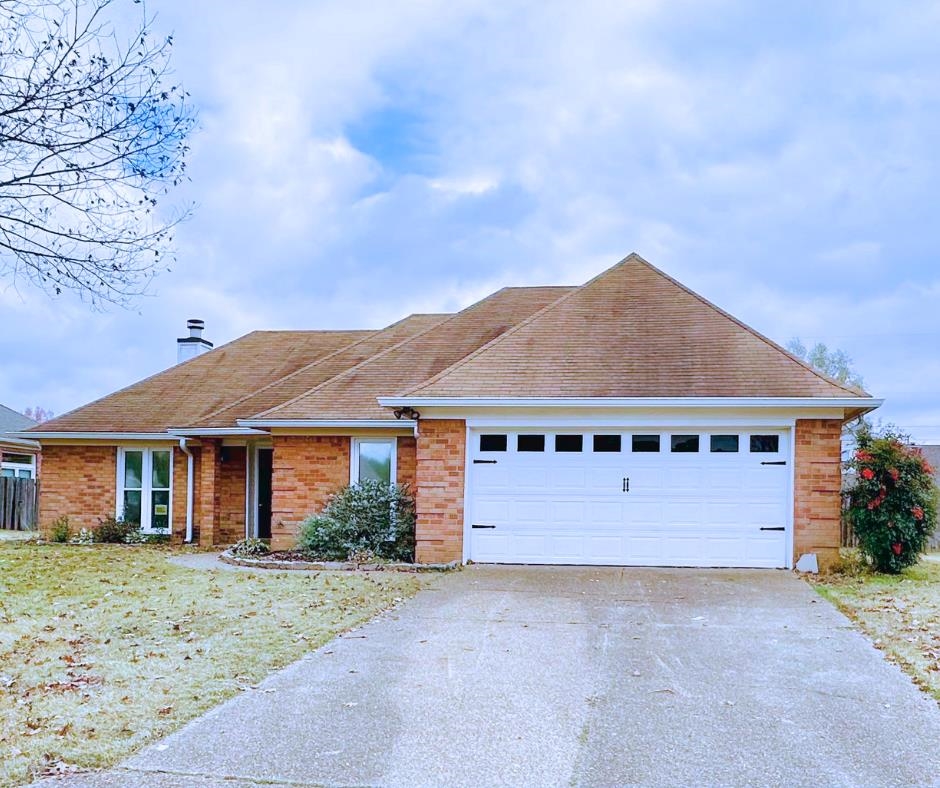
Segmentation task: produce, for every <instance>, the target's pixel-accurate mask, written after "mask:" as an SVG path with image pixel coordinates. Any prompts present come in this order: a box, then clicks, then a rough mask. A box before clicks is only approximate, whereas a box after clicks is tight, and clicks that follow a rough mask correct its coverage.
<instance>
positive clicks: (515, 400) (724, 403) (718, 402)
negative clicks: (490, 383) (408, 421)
mask: <svg viewBox="0 0 940 788" xmlns="http://www.w3.org/2000/svg"><path fill="white" fill-rule="evenodd" d="M378 403H379V405H381V406H382V407H384V408H400V407H408V406H410V407H415V408H420V407H422V406H423V407H427V408H852V409H856V408H860V409H863V410H874V409H875V408H878V407H880V406H881V405H882V404H883V403H884V400H883V399H875V398H874V397H378Z"/></svg>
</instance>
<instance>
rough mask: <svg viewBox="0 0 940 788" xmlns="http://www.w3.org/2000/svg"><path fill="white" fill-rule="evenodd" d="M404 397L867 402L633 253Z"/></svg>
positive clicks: (853, 390) (848, 388)
mask: <svg viewBox="0 0 940 788" xmlns="http://www.w3.org/2000/svg"><path fill="white" fill-rule="evenodd" d="M407 393H408V394H413V395H415V396H416V397H847V396H866V395H865V394H864V392H860V391H858V390H856V389H854V388H850V387H848V386H843V385H841V384H839V383H837V382H835V381H832V380H830V379H829V378H826V377H824V376H822V375H820V374H819V373H818V372H816V371H814V370H813V369H811V368H810V367H808V366H807V365H805V364H803V363H802V362H800V361H799V360H797V359H796V358H794V357H793V356H791V355H790V354H789V353H787V352H786V351H785V350H783V349H782V348H781V347H779V346H778V345H776V344H774V343H773V342H771V341H770V340H769V339H766V338H765V337H763V336H761V335H760V334H758V333H757V332H755V331H754V330H752V329H750V328H748V327H747V326H745V325H744V324H743V323H741V322H739V321H738V320H736V319H735V318H733V317H731V316H730V315H728V314H727V313H726V312H723V311H722V310H720V309H718V308H717V307H716V306H714V305H713V304H711V303H709V302H708V301H706V300H705V299H704V298H702V297H701V296H698V295H696V294H695V293H693V292H692V291H690V290H689V289H687V288H686V287H684V286H683V285H681V284H679V283H678V282H676V281H675V280H674V279H671V278H670V277H668V276H666V275H665V274H664V273H662V272H661V271H659V270H657V269H656V268H654V267H653V266H651V265H650V264H649V263H647V262H646V261H645V260H643V259H642V258H641V257H639V256H638V255H635V254H633V255H630V256H629V257H628V258H626V259H625V260H623V261H622V262H621V263H619V264H618V265H616V266H614V267H613V268H611V269H609V270H608V271H606V272H604V273H603V274H601V275H600V276H598V277H597V278H595V279H593V280H592V281H590V282H588V283H587V284H586V285H584V286H583V287H580V288H578V289H577V290H575V291H573V292H572V293H570V294H569V295H568V296H567V297H565V298H563V299H561V300H559V301H557V302H556V303H555V304H553V305H552V306H551V307H549V308H548V309H546V310H544V311H543V312H541V313H540V314H537V315H535V316H533V317H532V318H531V319H529V320H527V321H525V322H524V323H522V324H520V325H518V326H516V328H514V329H513V330H511V331H508V332H506V333H505V334H503V335H502V336H501V337H499V338H498V339H496V340H495V341H493V342H491V343H490V344H489V345H487V346H484V347H482V348H480V349H479V350H478V351H476V352H475V353H473V354H471V355H469V356H467V357H466V358H464V359H462V360H460V361H459V362H457V363H456V364H454V365H453V366H452V367H451V368H450V369H447V370H444V371H443V372H441V373H440V374H438V375H437V376H436V377H434V378H431V379H430V380H428V381H426V382H423V383H421V384H418V385H416V386H415V387H413V388H411V389H410V390H409V391H408V392H407Z"/></svg>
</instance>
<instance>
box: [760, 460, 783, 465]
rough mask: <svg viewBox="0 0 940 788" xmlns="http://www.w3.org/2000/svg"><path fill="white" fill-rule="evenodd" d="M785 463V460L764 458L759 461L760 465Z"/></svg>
mask: <svg viewBox="0 0 940 788" xmlns="http://www.w3.org/2000/svg"><path fill="white" fill-rule="evenodd" d="M786 464H787V461H786V460H773V461H771V460H765V461H764V462H762V463H761V465H786Z"/></svg>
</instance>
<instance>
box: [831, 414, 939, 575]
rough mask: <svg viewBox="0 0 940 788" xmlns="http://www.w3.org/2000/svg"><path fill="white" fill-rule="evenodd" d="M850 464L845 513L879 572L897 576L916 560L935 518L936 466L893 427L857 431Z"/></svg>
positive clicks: (867, 555) (932, 527) (872, 563)
mask: <svg viewBox="0 0 940 788" xmlns="http://www.w3.org/2000/svg"><path fill="white" fill-rule="evenodd" d="M857 438H858V449H857V450H856V452H855V454H854V455H853V457H852V459H851V460H850V461H849V462H848V468H849V470H850V471H854V472H855V480H854V484H853V485H852V487H851V489H850V490H849V505H848V511H847V516H848V518H849V520H850V522H851V524H852V526H853V528H854V529H855V535H856V536H857V537H858V542H859V549H860V550H861V551H862V553H863V554H864V555H865V556H866V557H867V558H868V561H869V562H870V563H871V565H872V566H873V567H874V568H875V570H876V571H878V572H888V573H891V574H896V573H897V572H900V571H901V570H902V569H904V568H906V567H908V566H913V565H914V564H916V563H917V560H918V557H919V556H920V554H921V553H922V552H924V549H925V548H926V546H927V539H928V537H929V536H930V534H931V533H933V530H934V528H935V527H936V522H937V488H936V486H935V485H934V481H933V472H934V471H933V468H931V467H930V465H929V463H928V462H927V460H926V459H924V457H923V455H922V454H921V453H920V451H919V450H918V449H915V448H914V447H913V446H911V445H909V443H908V440H907V437H906V436H904V435H901V434H900V433H898V432H895V431H894V430H890V429H889V430H886V431H885V432H884V434H883V435H880V436H875V435H873V434H872V433H871V432H870V431H868V430H864V431H861V432H859V434H858V436H857Z"/></svg>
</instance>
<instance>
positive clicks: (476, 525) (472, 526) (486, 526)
mask: <svg viewBox="0 0 940 788" xmlns="http://www.w3.org/2000/svg"><path fill="white" fill-rule="evenodd" d="M470 527H471V528H495V527H496V526H495V525H478V524H477V523H474V524H473V525H471V526H470Z"/></svg>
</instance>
